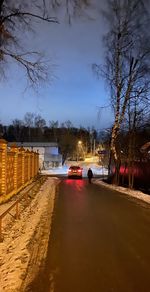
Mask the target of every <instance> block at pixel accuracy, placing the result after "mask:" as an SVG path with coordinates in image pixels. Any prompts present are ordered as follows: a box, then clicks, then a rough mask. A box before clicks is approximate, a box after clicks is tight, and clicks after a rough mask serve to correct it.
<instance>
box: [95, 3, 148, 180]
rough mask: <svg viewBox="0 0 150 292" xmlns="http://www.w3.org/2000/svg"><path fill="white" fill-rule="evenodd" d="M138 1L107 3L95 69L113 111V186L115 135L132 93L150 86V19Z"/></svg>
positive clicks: (116, 152) (117, 161)
mask: <svg viewBox="0 0 150 292" xmlns="http://www.w3.org/2000/svg"><path fill="white" fill-rule="evenodd" d="M146 3H148V2H146V1H142V0H132V1H129V0H108V1H107V4H108V6H107V10H106V11H105V12H104V16H105V19H106V22H107V25H108V32H107V33H106V35H105V36H104V46H105V64H104V66H103V67H102V66H100V67H99V66H97V65H95V68H96V69H97V70H99V69H100V71H101V72H102V74H103V76H104V77H105V78H106V81H107V83H108V85H109V87H110V93H111V103H112V107H113V110H114V124H113V127H112V135H111V146H110V147H111V153H112V156H113V159H114V162H115V168H116V177H115V183H118V182H119V168H120V148H119V143H118V137H119V131H120V128H121V125H122V122H123V120H124V117H125V113H126V111H127V107H128V102H129V100H130V99H132V98H133V96H134V93H135V92H138V94H139V96H140V95H142V93H143V90H144V89H145V88H146V91H145V92H146V97H147V98H148V93H149V85H150V81H149V80H150V78H149V77H150V32H149V29H148V27H149V25H150V18H149V14H148V12H147V11H148V10H147V7H146Z"/></svg>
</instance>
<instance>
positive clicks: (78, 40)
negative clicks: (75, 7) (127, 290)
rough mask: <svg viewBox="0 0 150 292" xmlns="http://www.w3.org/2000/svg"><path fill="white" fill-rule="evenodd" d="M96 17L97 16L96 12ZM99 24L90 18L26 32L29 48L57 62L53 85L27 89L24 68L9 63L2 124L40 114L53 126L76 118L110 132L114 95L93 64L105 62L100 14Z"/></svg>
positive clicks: (80, 123) (76, 122)
mask: <svg viewBox="0 0 150 292" xmlns="http://www.w3.org/2000/svg"><path fill="white" fill-rule="evenodd" d="M91 15H92V14H91ZM93 15H94V16H95V20H88V19H86V18H85V17H84V18H82V19H80V20H79V19H78V20H76V21H74V22H73V23H72V25H71V26H69V25H68V24H67V21H66V22H65V21H63V22H62V23H60V24H48V23H42V24H40V25H37V29H36V34H30V36H29V34H25V35H24V45H25V46H26V47H28V48H29V49H30V50H33V49H34V50H35V49H36V50H39V51H42V52H44V54H45V55H46V59H50V60H51V63H52V82H51V84H44V85H43V86H42V87H41V88H39V91H38V92H34V91H33V90H31V89H27V90H26V78H25V72H24V71H23V69H21V68H20V67H18V66H17V65H15V64H14V63H12V64H11V65H10V64H7V71H6V73H7V79H6V80H5V81H3V82H1V85H0V86H1V89H0V98H1V109H0V116H1V119H0V120H1V123H3V124H9V123H11V122H12V120H13V119H21V120H22V119H23V118H24V115H25V113H26V112H32V113H35V114H40V115H41V116H42V117H43V118H44V119H45V120H46V122H47V124H48V121H50V120H54V121H56V120H58V121H59V122H60V123H61V122H65V121H67V120H70V121H71V122H72V123H73V125H74V126H77V127H79V126H84V127H88V126H90V127H92V126H95V128H96V129H100V128H107V127H109V126H110V125H111V122H112V120H113V114H112V111H111V108H105V109H103V110H101V111H100V114H99V108H100V107H103V106H107V105H109V91H107V90H106V85H105V83H104V80H103V79H99V80H98V79H97V77H96V76H95V75H94V74H93V72H92V64H93V63H97V64H100V63H102V62H103V59H104V56H103V46H102V36H103V33H104V31H105V26H104V22H103V17H102V15H101V14H100V13H97V15H96V13H95V12H94V13H93Z"/></svg>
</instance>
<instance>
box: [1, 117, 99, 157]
mask: <svg viewBox="0 0 150 292" xmlns="http://www.w3.org/2000/svg"><path fill="white" fill-rule="evenodd" d="M0 135H1V138H4V139H5V140H6V141H8V142H57V143H58V146H59V147H60V152H61V153H62V155H63V161H65V160H66V158H67V157H69V156H70V157H75V155H76V152H77V145H78V141H82V145H83V147H84V149H83V150H84V153H88V152H90V151H91V144H92V143H93V141H95V143H96V141H97V139H98V134H97V131H96V130H95V129H94V127H93V128H91V129H90V128H87V129H86V128H84V127H80V128H77V127H74V126H73V124H72V122H71V121H69V120H68V121H65V122H64V123H59V122H58V121H53V120H50V121H49V123H48V125H47V123H46V121H45V119H44V118H43V117H42V116H41V115H37V114H34V113H31V112H27V113H26V114H25V116H24V119H23V120H19V119H14V120H13V121H12V123H11V124H10V125H8V126H5V125H3V124H0Z"/></svg>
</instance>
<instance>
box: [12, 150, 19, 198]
mask: <svg viewBox="0 0 150 292" xmlns="http://www.w3.org/2000/svg"><path fill="white" fill-rule="evenodd" d="M11 150H12V152H14V190H15V192H17V165H18V148H17V146H16V145H15V144H14V145H12V146H11Z"/></svg>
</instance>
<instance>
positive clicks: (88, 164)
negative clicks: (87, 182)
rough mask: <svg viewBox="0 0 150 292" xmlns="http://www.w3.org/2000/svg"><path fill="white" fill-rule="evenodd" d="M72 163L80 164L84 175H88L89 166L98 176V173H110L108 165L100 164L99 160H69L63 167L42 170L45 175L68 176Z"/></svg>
mask: <svg viewBox="0 0 150 292" xmlns="http://www.w3.org/2000/svg"><path fill="white" fill-rule="evenodd" d="M70 165H79V166H80V167H82V168H83V177H87V171H88V168H89V167H90V168H91V169H92V171H93V174H94V175H96V176H98V175H107V174H108V169H107V168H106V167H103V166H100V165H99V164H97V162H93V161H90V162H87V161H86V162H82V161H80V162H76V161H75V162H74V161H69V163H67V164H65V165H63V166H61V167H55V168H51V169H47V170H42V172H41V174H43V175H64V176H67V173H68V169H69V166H70Z"/></svg>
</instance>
